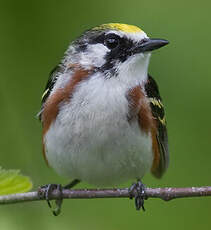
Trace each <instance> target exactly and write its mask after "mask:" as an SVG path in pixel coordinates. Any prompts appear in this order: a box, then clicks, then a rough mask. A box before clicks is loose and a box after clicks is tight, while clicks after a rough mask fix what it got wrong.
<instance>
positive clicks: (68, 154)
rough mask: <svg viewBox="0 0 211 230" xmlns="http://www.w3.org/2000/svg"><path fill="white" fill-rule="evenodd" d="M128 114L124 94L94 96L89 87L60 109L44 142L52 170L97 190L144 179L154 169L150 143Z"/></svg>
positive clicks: (102, 91) (95, 94)
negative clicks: (97, 187) (128, 119)
mask: <svg viewBox="0 0 211 230" xmlns="http://www.w3.org/2000/svg"><path fill="white" fill-rule="evenodd" d="M83 84H85V83H83ZM89 84H90V83H89ZM98 86H99V83H98ZM86 87H87V91H88V90H89V93H88V92H86ZM87 93H88V94H87ZM127 113H128V102H127V99H126V97H125V93H123V92H122V88H121V89H120V88H119V89H118V87H117V88H115V91H114V92H111V91H110V90H109V91H108V89H107V88H106V87H104V89H103V88H101V89H100V90H99V91H97V90H96V91H94V90H93V92H92V93H91V91H90V86H89V85H88V83H86V86H83V91H82V90H80V88H79V89H78V90H77V92H76V93H75V94H74V97H73V98H72V99H71V101H70V102H69V103H68V104H65V105H62V107H61V110H60V113H59V115H58V116H57V119H56V120H55V122H54V123H53V124H52V125H51V128H50V129H49V131H48V132H47V134H46V136H45V145H46V157H47V160H48V162H49V165H50V166H52V167H53V168H54V169H55V170H56V171H57V172H58V173H59V174H61V175H65V176H67V177H68V178H71V179H79V180H82V181H85V182H88V183H90V184H93V185H104V186H109V185H118V184H120V183H123V182H126V181H128V180H130V179H131V180H134V179H136V178H140V179H141V178H142V177H143V175H144V174H145V173H146V172H147V171H148V170H149V169H150V168H151V165H152V159H153V154H152V143H151V137H150V136H148V135H146V134H144V133H141V131H140V129H139V127H138V124H137V123H135V122H134V123H133V124H129V123H128V121H127Z"/></svg>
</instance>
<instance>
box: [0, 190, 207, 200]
mask: <svg viewBox="0 0 211 230" xmlns="http://www.w3.org/2000/svg"><path fill="white" fill-rule="evenodd" d="M39 194H40V193H38V192H37V191H34V192H26V193H17V194H12V195H4V196H0V204H14V203H20V202H27V201H38V200H44V197H42V196H40V195H39ZM145 194H146V196H147V197H148V198H160V199H162V200H165V201H169V200H172V199H175V198H185V197H200V196H211V187H210V186H207V187H190V188H146V190H145ZM60 195H61V194H60V193H59V191H57V190H54V191H53V192H52V194H51V195H50V197H49V199H50V200H56V199H57V198H60ZM134 195H135V194H133V196H134ZM62 197H63V198H64V199H91V198H128V197H130V194H129V192H128V189H127V188H123V189H77V190H68V189H63V190H62Z"/></svg>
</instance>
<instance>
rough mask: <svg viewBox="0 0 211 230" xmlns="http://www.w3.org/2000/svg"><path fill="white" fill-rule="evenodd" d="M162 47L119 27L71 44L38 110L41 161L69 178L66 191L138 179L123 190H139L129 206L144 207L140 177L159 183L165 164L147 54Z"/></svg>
mask: <svg viewBox="0 0 211 230" xmlns="http://www.w3.org/2000/svg"><path fill="white" fill-rule="evenodd" d="M168 43H169V42H168V41H167V40H165V39H152V38H150V37H148V36H147V34H146V33H145V32H144V31H143V30H142V29H141V28H139V27H137V26H135V25H128V24H121V23H108V24H102V25H99V26H95V27H93V28H91V29H89V30H86V31H85V32H84V33H83V34H82V35H81V36H79V37H78V38H76V39H75V40H74V41H73V42H71V43H70V45H69V47H68V49H67V51H66V52H65V55H64V57H63V59H62V60H61V62H60V63H59V64H58V65H57V66H56V68H54V69H53V71H52V72H51V74H50V77H49V79H48V82H47V85H46V88H45V90H44V93H43V96H42V105H41V110H40V112H39V118H40V120H41V123H42V130H43V131H42V145H43V155H44V158H45V161H46V163H47V164H48V165H49V166H50V167H52V168H53V169H54V170H55V171H56V172H57V173H58V174H59V175H62V176H65V177H67V178H68V179H71V180H72V181H71V183H70V184H68V185H67V186H65V188H72V187H73V186H75V185H76V184H78V183H79V182H80V181H84V182H87V183H88V184H91V185H95V186H98V187H102V186H105V187H107V186H116V185H119V184H121V183H124V182H128V181H130V180H137V183H134V184H133V185H132V186H131V188H130V191H132V190H133V189H136V190H137V191H139V193H138V195H136V197H135V204H136V208H137V209H140V208H141V207H142V208H143V209H144V207H143V198H144V197H143V194H144V186H143V184H142V182H141V180H142V178H143V176H144V175H145V174H146V173H147V172H149V171H151V172H152V174H153V175H154V176H155V177H156V178H161V177H162V175H163V174H164V172H165V171H166V169H167V168H168V165H169V148H168V135H167V127H166V118H165V112H164V105H163V102H162V99H161V96H160V93H159V89H158V85H157V83H156V81H155V80H154V79H153V78H152V76H151V75H150V74H149V73H148V66H149V61H150V56H151V52H152V51H154V50H156V49H159V48H161V47H163V46H165V45H167V44H168ZM47 188H48V189H47V192H49V191H50V190H51V188H52V186H51V184H50V185H49V186H47ZM54 188H55V186H54V187H53V189H54ZM60 189H61V188H60ZM46 197H48V195H46ZM46 199H47V198H46ZM47 200H48V199H47ZM58 203H59V202H58ZM60 205H61V202H60ZM58 206H59V205H58ZM57 211H58V210H57ZM57 211H55V212H54V214H55V215H57V214H58V213H57Z"/></svg>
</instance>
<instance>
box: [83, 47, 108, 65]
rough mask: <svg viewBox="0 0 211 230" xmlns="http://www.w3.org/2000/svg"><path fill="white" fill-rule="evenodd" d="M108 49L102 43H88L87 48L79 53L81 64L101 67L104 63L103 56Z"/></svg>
mask: <svg viewBox="0 0 211 230" xmlns="http://www.w3.org/2000/svg"><path fill="white" fill-rule="evenodd" d="M109 51H110V50H109V49H108V48H107V47H105V46H104V45H103V44H92V45H88V47H87V50H86V51H85V52H83V53H82V54H81V55H80V63H81V64H82V65H83V66H95V67H101V66H102V65H103V64H105V62H106V60H105V56H106V54H107V53H108V52H109Z"/></svg>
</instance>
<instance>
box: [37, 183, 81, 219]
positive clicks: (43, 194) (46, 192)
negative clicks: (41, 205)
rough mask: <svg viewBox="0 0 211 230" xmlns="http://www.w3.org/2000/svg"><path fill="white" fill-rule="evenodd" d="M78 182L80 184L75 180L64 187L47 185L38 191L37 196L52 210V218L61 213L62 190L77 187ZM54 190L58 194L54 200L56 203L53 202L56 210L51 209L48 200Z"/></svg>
mask: <svg viewBox="0 0 211 230" xmlns="http://www.w3.org/2000/svg"><path fill="white" fill-rule="evenodd" d="M79 182H80V180H78V179H75V180H73V181H71V182H70V183H69V184H67V185H65V186H62V185H61V184H47V185H44V186H41V187H40V188H39V189H38V194H39V197H40V198H44V199H45V200H46V201H47V203H48V206H49V207H50V208H51V209H52V212H53V214H54V216H58V215H59V214H60V212H61V207H62V201H63V198H62V189H71V188H72V187H74V186H75V185H77V184H78V183H79ZM54 190H58V192H59V196H58V199H56V201H55V203H56V208H52V205H51V203H50V199H49V198H50V196H51V194H52V192H53V191H54Z"/></svg>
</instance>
